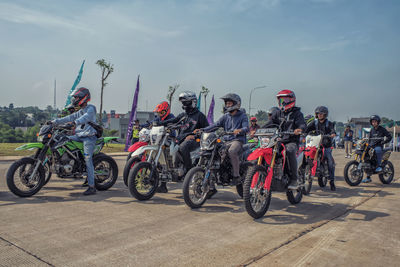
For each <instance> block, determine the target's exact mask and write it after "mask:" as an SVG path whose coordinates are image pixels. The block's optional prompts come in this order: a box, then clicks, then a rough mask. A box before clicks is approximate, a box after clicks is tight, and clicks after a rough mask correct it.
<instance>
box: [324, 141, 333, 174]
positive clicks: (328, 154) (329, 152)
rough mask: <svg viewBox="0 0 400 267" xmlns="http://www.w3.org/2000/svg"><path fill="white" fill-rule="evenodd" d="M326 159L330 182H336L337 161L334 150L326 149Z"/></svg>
mask: <svg viewBox="0 0 400 267" xmlns="http://www.w3.org/2000/svg"><path fill="white" fill-rule="evenodd" d="M324 158H326V159H327V160H328V170H329V180H331V181H333V180H335V160H334V159H333V156H332V148H330V147H329V148H325V149H324Z"/></svg>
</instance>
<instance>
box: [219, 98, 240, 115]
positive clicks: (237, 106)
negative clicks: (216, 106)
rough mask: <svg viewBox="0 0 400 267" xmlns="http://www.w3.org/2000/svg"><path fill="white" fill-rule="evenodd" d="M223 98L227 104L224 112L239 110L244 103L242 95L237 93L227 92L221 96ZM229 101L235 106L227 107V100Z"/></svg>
mask: <svg viewBox="0 0 400 267" xmlns="http://www.w3.org/2000/svg"><path fill="white" fill-rule="evenodd" d="M221 99H222V100H224V102H225V106H224V112H232V111H234V110H238V109H240V105H241V103H242V100H241V99H240V96H238V95H237V94H231V93H229V94H226V95H224V96H223V97H221ZM227 101H232V102H233V106H231V107H227V106H226V102H227Z"/></svg>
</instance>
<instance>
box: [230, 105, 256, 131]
mask: <svg viewBox="0 0 400 267" xmlns="http://www.w3.org/2000/svg"><path fill="white" fill-rule="evenodd" d="M225 107H226V104H225ZM250 122H251V125H250V137H251V138H253V137H254V134H255V133H256V131H257V130H258V129H259V128H260V125H258V124H257V118H256V117H251V118H250Z"/></svg>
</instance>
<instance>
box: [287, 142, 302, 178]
mask: <svg viewBox="0 0 400 267" xmlns="http://www.w3.org/2000/svg"><path fill="white" fill-rule="evenodd" d="M285 147H286V157H287V160H288V163H289V167H290V172H291V174H292V175H291V177H290V180H291V181H293V180H294V181H297V179H298V176H297V158H296V153H297V150H298V149H299V148H298V146H297V144H296V143H287V144H285Z"/></svg>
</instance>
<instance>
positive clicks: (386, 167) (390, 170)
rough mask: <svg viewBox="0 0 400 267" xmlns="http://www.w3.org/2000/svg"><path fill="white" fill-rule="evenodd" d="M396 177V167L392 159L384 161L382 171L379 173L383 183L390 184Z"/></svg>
mask: <svg viewBox="0 0 400 267" xmlns="http://www.w3.org/2000/svg"><path fill="white" fill-rule="evenodd" d="M393 177H394V167H393V164H392V163H391V162H390V161H384V162H383V163H382V172H381V173H380V174H379V180H381V182H382V184H390V183H391V182H392V180H393Z"/></svg>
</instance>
